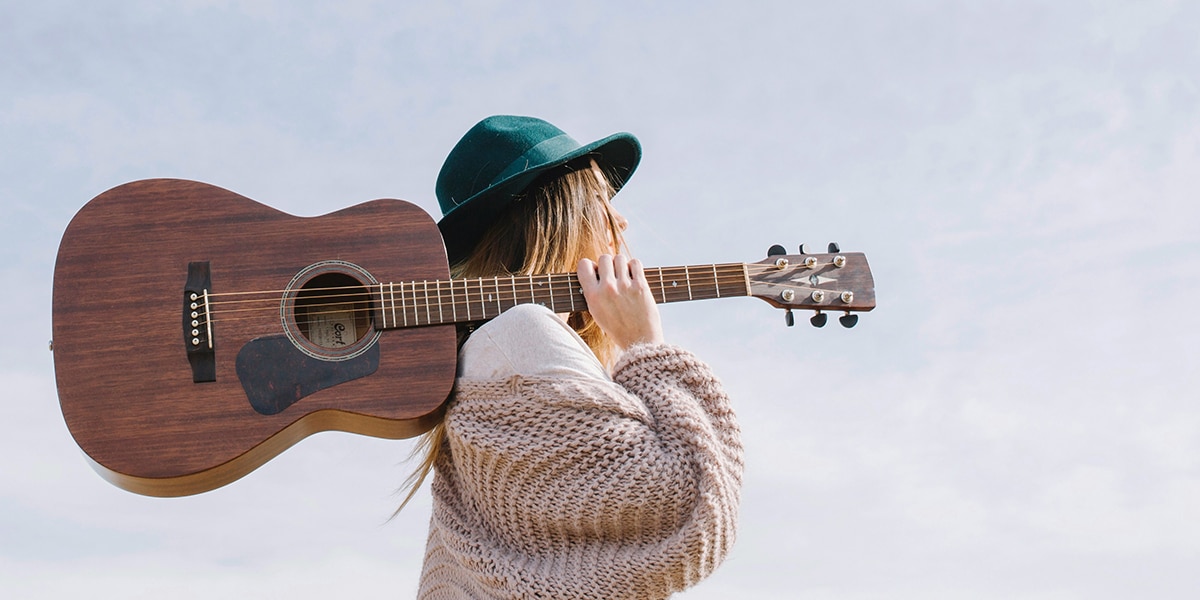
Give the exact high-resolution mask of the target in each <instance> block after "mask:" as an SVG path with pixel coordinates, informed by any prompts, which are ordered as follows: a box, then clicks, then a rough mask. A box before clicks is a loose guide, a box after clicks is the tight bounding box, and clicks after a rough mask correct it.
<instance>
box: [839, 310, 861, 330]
mask: <svg viewBox="0 0 1200 600" xmlns="http://www.w3.org/2000/svg"><path fill="white" fill-rule="evenodd" d="M838 322H839V323H841V324H842V327H845V328H846V329H850V328H851V327H854V326H855V325H858V315H855V314H851V313H846V314H844V315H842V316H840V317H838Z"/></svg>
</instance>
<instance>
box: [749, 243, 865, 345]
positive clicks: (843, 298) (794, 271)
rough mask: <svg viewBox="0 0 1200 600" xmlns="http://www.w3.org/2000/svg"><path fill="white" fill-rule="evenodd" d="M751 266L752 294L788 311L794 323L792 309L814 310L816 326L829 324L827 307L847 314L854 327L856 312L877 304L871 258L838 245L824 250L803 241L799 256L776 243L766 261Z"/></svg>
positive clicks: (848, 323)
mask: <svg viewBox="0 0 1200 600" xmlns="http://www.w3.org/2000/svg"><path fill="white" fill-rule="evenodd" d="M747 266H748V267H749V269H748V273H749V279H750V295H751V296H754V297H756V298H762V299H763V300H766V301H767V302H768V303H770V304H771V305H773V306H775V307H776V308H782V309H785V310H787V317H786V318H787V324H788V326H789V327H790V326H791V325H793V323H794V321H793V318H792V309H808V310H813V311H815V314H814V315H813V317H812V318H811V319H810V322H811V323H812V324H813V325H814V326H816V327H823V326H824V325H825V322H826V321H827V320H828V316H827V315H826V311H827V312H833V313H844V314H843V316H842V317H841V318H840V319H839V321H840V322H841V324H842V325H843V326H845V327H853V326H854V325H855V324H856V323H857V322H858V315H855V314H852V313H853V312H866V311H869V310H871V309H873V308H875V279H874V278H873V277H872V276H871V267H870V265H868V264H867V257H866V256H865V255H864V254H863V253H861V252H841V249H840V248H839V247H838V245H837V244H836V243H832V244H829V247H828V252H823V253H814V252H812V251H811V250H810V249H809V248H808V247H807V246H806V245H801V246H800V254H787V251H786V250H784V248H783V247H782V246H778V245H776V246H771V249H770V250H768V251H767V258H766V259H765V260H761V261H759V262H756V263H750V264H749V265H747Z"/></svg>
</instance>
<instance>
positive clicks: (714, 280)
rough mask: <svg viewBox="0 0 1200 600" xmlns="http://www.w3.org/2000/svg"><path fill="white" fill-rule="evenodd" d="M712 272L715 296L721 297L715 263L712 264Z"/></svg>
mask: <svg viewBox="0 0 1200 600" xmlns="http://www.w3.org/2000/svg"><path fill="white" fill-rule="evenodd" d="M712 272H713V288H714V289H715V290H716V291H717V297H718V298H720V297H721V280H720V279H719V278H718V277H717V265H715V264H714V265H713V266H712Z"/></svg>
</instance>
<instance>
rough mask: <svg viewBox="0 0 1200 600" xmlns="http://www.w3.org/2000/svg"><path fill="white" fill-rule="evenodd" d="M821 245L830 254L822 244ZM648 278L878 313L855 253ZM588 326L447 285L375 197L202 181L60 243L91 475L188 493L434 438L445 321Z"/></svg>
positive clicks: (657, 287)
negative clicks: (307, 212)
mask: <svg viewBox="0 0 1200 600" xmlns="http://www.w3.org/2000/svg"><path fill="white" fill-rule="evenodd" d="M831 246H832V245H831ZM829 250H831V252H824V253H808V254H796V255H789V254H786V253H784V251H783V249H782V248H780V247H773V248H772V251H771V255H770V256H768V257H767V259H765V260H761V261H758V262H755V263H730V264H709V265H689V266H680V267H663V268H647V269H646V278H647V280H648V281H649V283H650V287H651V288H652V290H653V292H654V295H655V297H656V300H657V301H658V302H677V301H685V300H701V299H706V298H727V297H737V296H755V297H758V298H762V299H763V300H766V301H767V302H769V303H770V304H772V305H774V306H776V307H779V308H783V309H787V310H788V313H787V316H788V324H791V322H792V321H791V309H811V310H814V311H816V313H815V315H814V317H813V322H814V324H818V325H821V324H824V319H825V318H826V315H827V314H828V313H834V314H842V317H841V321H842V323H843V325H847V326H849V325H852V324H853V321H854V319H856V318H857V314H854V313H856V312H857V311H868V310H871V309H872V308H874V306H875V293H874V282H873V280H872V277H871V271H870V268H869V266H868V265H867V261H866V258H865V257H864V256H863V255H862V254H860V253H842V252H838V251H837V249H836V248H834V247H831V248H829ZM529 302H536V303H539V304H543V305H545V306H547V307H549V308H550V309H551V310H553V311H555V312H560V313H563V312H572V311H581V310H586V303H585V301H584V298H583V295H582V293H581V292H580V289H579V285H578V281H577V279H576V276H575V274H573V273H561V274H551V275H533V276H517V277H487V278H482V279H451V278H450V274H449V268H448V265H447V264H446V253H445V247H444V246H443V244H442V239H441V235H440V233H439V231H438V228H437V225H436V224H435V223H434V222H433V220H432V219H431V218H430V216H429V215H428V214H427V213H426V212H425V211H423V210H422V209H421V208H419V207H417V206H415V205H413V204H409V203H407V202H404V201H400V200H374V201H371V202H366V203H363V204H359V205H356V206H353V207H350V208H347V209H344V210H340V211H338V212H334V213H331V214H327V215H324V216H320V217H296V216H292V215H288V214H286V213H282V212H279V211H277V210H274V209H272V208H269V207H267V206H265V205H263V204H259V203H257V202H255V201H253V200H250V199H248V198H245V197H243V196H240V195H238V194H235V193H233V192H230V191H228V190H224V189H221V188H218V187H214V186H211V185H207V184H204V183H199V182H194V181H185V180H174V179H154V180H145V181H136V182H132V183H128V184H124V185H121V186H118V187H116V188H113V189H111V190H109V191H107V192H105V193H103V194H101V195H99V196H97V197H96V198H94V199H93V200H92V201H90V202H89V203H88V204H87V205H85V206H84V207H83V208H82V209H81V210H80V211H79V213H78V214H77V215H76V216H75V218H74V219H73V220H72V221H71V223H70V225H69V226H68V227H67V230H66V232H65V233H64V234H63V238H62V243H61V244H60V246H59V251H58V259H57V262H56V264H55V269H54V306H53V321H54V324H53V341H52V342H51V345H52V349H53V351H54V366H55V376H56V379H57V384H58V395H59V402H60V404H61V407H62V413H63V417H64V419H65V421H66V424H67V427H68V428H69V429H70V431H71V434H72V435H73V436H74V438H75V440H76V442H78V444H79V446H80V448H82V449H83V451H84V453H85V454H86V455H87V457H88V458H89V459H90V461H91V462H92V464H93V466H94V467H96V470H97V471H98V472H99V473H100V474H101V475H103V476H104V477H105V478H106V479H108V480H109V481H110V482H112V483H114V484H116V485H117V486H120V487H122V488H124V489H126V490H129V491H132V492H136V493H140V494H146V495H153V496H181V495H188V494H196V493H200V492H204V491H208V490H212V489H214V488H217V487H219V486H222V485H225V484H227V483H229V482H231V481H234V480H236V479H237V478H239V477H242V476H243V475H245V474H247V473H249V472H250V471H252V470H253V469H255V468H257V467H258V466H260V465H262V464H263V463H265V462H266V461H268V460H270V459H271V458H273V457H274V456H276V455H278V454H279V453H280V452H282V451H284V450H285V449H287V448H288V447H289V446H291V445H293V444H295V443H296V442H298V441H299V440H301V439H303V438H304V437H305V436H308V435H310V434H312V433H315V432H318V431H325V430H340V431H347V432H353V433H359V434H364V435H370V436H376V437H382V438H404V437H411V436H414V435H417V434H420V433H422V432H424V431H426V430H428V429H429V428H430V427H431V426H432V425H433V424H434V423H436V421H437V420H438V418H440V411H441V408H442V405H443V404H444V402H445V401H446V399H447V396H448V395H449V393H450V391H451V386H452V385H453V383H454V374H455V366H456V365H455V362H456V324H460V323H474V322H482V321H486V320H488V319H490V318H493V317H495V316H496V315H499V314H500V313H501V312H503V311H505V310H506V309H509V308H512V307H513V306H515V305H517V304H522V303H529Z"/></svg>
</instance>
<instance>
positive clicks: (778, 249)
mask: <svg viewBox="0 0 1200 600" xmlns="http://www.w3.org/2000/svg"><path fill="white" fill-rule="evenodd" d="M781 254H787V248H784V247H783V246H780V245H779V244H775V245H774V246H771V247H770V248H769V249H767V256H779V255H781Z"/></svg>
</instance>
